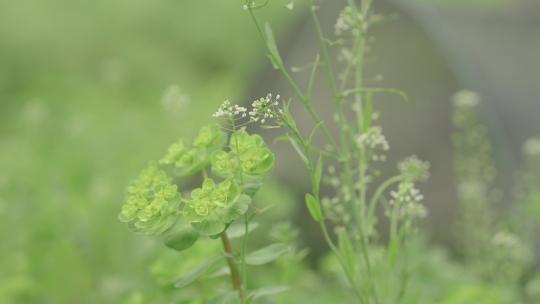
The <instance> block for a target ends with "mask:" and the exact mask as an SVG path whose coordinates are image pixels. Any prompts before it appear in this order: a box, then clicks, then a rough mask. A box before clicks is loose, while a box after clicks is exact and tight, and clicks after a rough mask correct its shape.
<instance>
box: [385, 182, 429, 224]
mask: <svg viewBox="0 0 540 304" xmlns="http://www.w3.org/2000/svg"><path fill="white" fill-rule="evenodd" d="M390 196H391V199H390V205H398V206H400V209H401V215H402V216H404V217H411V218H423V217H425V216H426V215H427V210H426V208H425V207H424V206H423V205H422V204H421V202H422V201H423V200H424V195H422V193H420V190H418V189H417V188H415V187H414V184H413V183H410V182H402V183H400V184H399V187H398V190H397V191H391V192H390Z"/></svg>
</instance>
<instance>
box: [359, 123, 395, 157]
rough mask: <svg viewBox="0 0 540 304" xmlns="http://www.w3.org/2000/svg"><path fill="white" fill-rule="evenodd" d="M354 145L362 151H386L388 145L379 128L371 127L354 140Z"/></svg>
mask: <svg viewBox="0 0 540 304" xmlns="http://www.w3.org/2000/svg"><path fill="white" fill-rule="evenodd" d="M356 144H357V145H358V147H360V148H363V149H371V150H373V151H375V150H382V151H388V150H389V149H390V145H389V144H388V141H387V140H386V137H385V136H384V134H383V133H382V128H381V127H371V128H369V129H368V130H367V131H366V132H364V133H362V134H360V135H359V136H358V137H357V138H356Z"/></svg>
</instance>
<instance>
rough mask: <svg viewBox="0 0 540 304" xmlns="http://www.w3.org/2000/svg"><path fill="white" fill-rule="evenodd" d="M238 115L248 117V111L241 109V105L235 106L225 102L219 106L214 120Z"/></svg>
mask: <svg viewBox="0 0 540 304" xmlns="http://www.w3.org/2000/svg"><path fill="white" fill-rule="evenodd" d="M237 115H240V116H242V117H246V116H247V109H246V108H245V107H241V106H239V105H233V104H231V102H230V101H228V100H225V101H224V102H223V103H222V104H221V106H219V109H218V110H217V111H216V113H214V114H213V115H212V117H214V118H219V117H235V116H237Z"/></svg>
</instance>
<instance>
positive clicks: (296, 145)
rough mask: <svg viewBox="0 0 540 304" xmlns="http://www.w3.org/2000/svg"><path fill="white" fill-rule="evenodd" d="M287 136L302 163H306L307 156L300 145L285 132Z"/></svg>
mask: <svg viewBox="0 0 540 304" xmlns="http://www.w3.org/2000/svg"><path fill="white" fill-rule="evenodd" d="M287 138H288V139H289V142H290V143H291V145H292V146H293V148H294V150H296V153H298V155H299V156H300V158H301V159H302V161H304V163H305V164H306V165H307V164H308V158H307V156H306V154H305V153H304V150H303V149H302V147H300V144H299V143H298V142H297V141H296V139H294V138H293V137H292V136H291V135H290V134H289V133H287Z"/></svg>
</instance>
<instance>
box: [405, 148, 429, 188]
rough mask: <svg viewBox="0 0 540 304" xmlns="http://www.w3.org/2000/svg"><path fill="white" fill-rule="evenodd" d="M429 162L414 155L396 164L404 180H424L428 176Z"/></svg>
mask: <svg viewBox="0 0 540 304" xmlns="http://www.w3.org/2000/svg"><path fill="white" fill-rule="evenodd" d="M429 167H430V164H429V162H424V161H421V160H420V159H419V158H418V157H417V156H416V155H413V156H411V157H408V158H406V159H405V160H403V161H402V162H400V163H399V164H398V170H399V172H400V173H401V176H402V177H403V179H404V180H407V181H410V182H414V181H425V180H427V179H428V178H429Z"/></svg>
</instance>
